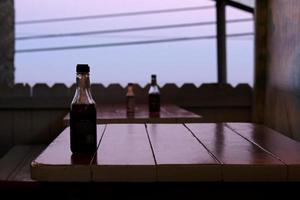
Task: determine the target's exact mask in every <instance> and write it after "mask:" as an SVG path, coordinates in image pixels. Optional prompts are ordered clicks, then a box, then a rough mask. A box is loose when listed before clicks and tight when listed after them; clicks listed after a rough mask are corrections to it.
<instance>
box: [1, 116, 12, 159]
mask: <svg viewBox="0 0 300 200" xmlns="http://www.w3.org/2000/svg"><path fill="white" fill-rule="evenodd" d="M0 121H1V125H0V158H1V157H2V156H3V155H4V154H5V153H6V152H7V151H9V149H10V148H11V147H12V146H13V143H14V141H13V139H14V138H13V112H12V111H10V110H5V111H1V112H0Z"/></svg>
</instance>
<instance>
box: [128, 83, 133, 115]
mask: <svg viewBox="0 0 300 200" xmlns="http://www.w3.org/2000/svg"><path fill="white" fill-rule="evenodd" d="M126 111H127V116H133V115H134V111H135V97H134V91H133V84H132V83H128V86H127V93H126Z"/></svg>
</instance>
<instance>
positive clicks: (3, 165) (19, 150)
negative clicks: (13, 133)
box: [0, 145, 31, 180]
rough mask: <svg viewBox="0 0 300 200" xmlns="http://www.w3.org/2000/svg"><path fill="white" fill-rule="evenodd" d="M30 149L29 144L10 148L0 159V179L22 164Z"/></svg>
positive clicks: (6, 176)
mask: <svg viewBox="0 0 300 200" xmlns="http://www.w3.org/2000/svg"><path fill="white" fill-rule="evenodd" d="M30 150H31V147H30V146H29V145H16V146H14V147H13V148H11V149H10V150H9V151H8V152H7V153H6V154H5V155H4V156H3V157H2V158H1V159H0V180H7V179H8V178H9V176H10V175H11V174H12V173H13V172H14V171H15V169H17V168H18V167H19V166H20V165H21V164H22V162H23V160H24V158H25V157H26V156H27V155H28V154H29V153H30Z"/></svg>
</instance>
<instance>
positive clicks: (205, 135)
mask: <svg viewBox="0 0 300 200" xmlns="http://www.w3.org/2000/svg"><path fill="white" fill-rule="evenodd" d="M187 127H188V128H189V129H190V130H191V131H192V132H193V133H194V134H195V136H196V137H197V138H198V139H199V140H200V141H201V142H202V143H203V144H204V145H205V146H206V147H207V149H208V150H209V151H210V152H211V153H212V154H213V155H214V156H215V157H216V158H217V159H218V160H219V161H221V162H222V163H223V166H222V169H223V180H224V181H285V180H286V177H287V170H286V166H285V165H284V163H283V162H281V161H280V160H278V159H276V158H274V157H273V156H271V155H270V154H269V153H267V152H266V151H264V150H262V149H261V148H259V147H258V146H256V145H254V144H252V143H250V142H249V141H247V140H245V139H244V138H242V137H241V136H240V135H238V134H236V133H235V132H233V131H232V130H230V129H229V128H227V127H226V126H225V125H223V124H187Z"/></svg>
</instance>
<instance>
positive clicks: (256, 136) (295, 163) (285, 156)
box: [227, 123, 300, 181]
mask: <svg viewBox="0 0 300 200" xmlns="http://www.w3.org/2000/svg"><path fill="white" fill-rule="evenodd" d="M227 125H228V127H229V128H231V129H232V130H234V131H236V132H238V134H240V135H242V136H243V137H245V138H247V139H248V140H250V141H251V142H253V143H255V144H257V145H259V146H261V147H262V148H264V149H266V150H267V151H269V152H271V153H272V154H274V155H275V156H277V157H278V158H279V159H280V160H282V161H283V162H284V163H285V164H286V165H287V166H288V180H289V181H300V143H299V142H297V141H295V140H292V139H290V138H288V137H286V136H284V135H282V134H281V133H278V132H276V131H274V130H272V129H270V128H267V127H266V126H262V125H256V124H252V123H227Z"/></svg>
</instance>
